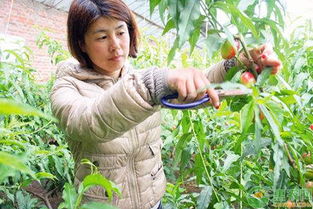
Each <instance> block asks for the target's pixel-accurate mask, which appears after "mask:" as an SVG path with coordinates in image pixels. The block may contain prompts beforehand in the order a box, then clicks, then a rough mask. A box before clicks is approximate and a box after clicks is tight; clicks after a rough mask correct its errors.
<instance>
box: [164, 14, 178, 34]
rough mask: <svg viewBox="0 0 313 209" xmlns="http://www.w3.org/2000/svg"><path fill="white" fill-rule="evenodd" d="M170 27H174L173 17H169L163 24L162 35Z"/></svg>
mask: <svg viewBox="0 0 313 209" xmlns="http://www.w3.org/2000/svg"><path fill="white" fill-rule="evenodd" d="M172 28H175V22H174V20H173V18H171V19H169V20H168V21H167V23H166V25H165V28H164V30H163V32H162V35H164V34H166V33H167V32H168V31H170V30H171V29H172Z"/></svg>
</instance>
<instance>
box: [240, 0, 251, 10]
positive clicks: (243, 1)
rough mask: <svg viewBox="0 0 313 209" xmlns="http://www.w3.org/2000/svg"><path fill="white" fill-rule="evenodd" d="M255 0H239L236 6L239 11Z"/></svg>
mask: <svg viewBox="0 0 313 209" xmlns="http://www.w3.org/2000/svg"><path fill="white" fill-rule="evenodd" d="M254 2H255V0H241V1H240V2H239V4H238V6H237V8H238V9H239V10H241V11H244V10H246V9H247V8H248V7H249V6H250V5H252V4H254Z"/></svg>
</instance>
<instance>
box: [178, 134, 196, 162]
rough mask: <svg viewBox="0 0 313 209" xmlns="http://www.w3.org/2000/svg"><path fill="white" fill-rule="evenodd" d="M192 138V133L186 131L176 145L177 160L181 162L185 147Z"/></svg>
mask: <svg viewBox="0 0 313 209" xmlns="http://www.w3.org/2000/svg"><path fill="white" fill-rule="evenodd" d="M191 138H192V133H186V134H184V135H182V136H181V137H180V139H179V141H178V142H177V144H176V147H175V161H176V162H179V161H180V160H181V155H182V152H183V150H184V149H185V147H186V145H187V143H188V142H190V140H191Z"/></svg>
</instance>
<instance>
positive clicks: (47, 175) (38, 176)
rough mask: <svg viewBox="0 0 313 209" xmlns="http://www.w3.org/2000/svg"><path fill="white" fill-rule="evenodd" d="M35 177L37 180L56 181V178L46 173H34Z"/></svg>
mask: <svg viewBox="0 0 313 209" xmlns="http://www.w3.org/2000/svg"><path fill="white" fill-rule="evenodd" d="M36 177H37V178H38V179H42V178H47V179H57V177H56V176H55V175H53V174H51V173H47V172H38V173H36Z"/></svg>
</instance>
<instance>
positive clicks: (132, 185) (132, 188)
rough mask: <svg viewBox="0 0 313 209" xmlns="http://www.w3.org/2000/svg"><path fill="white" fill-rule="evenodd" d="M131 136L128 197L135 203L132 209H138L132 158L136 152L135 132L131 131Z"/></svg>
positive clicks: (137, 193)
mask: <svg viewBox="0 0 313 209" xmlns="http://www.w3.org/2000/svg"><path fill="white" fill-rule="evenodd" d="M130 132H131V135H132V137H131V138H132V139H133V140H130V141H131V143H132V150H133V152H132V153H131V155H130V158H129V168H130V174H129V176H130V178H129V180H130V182H129V185H130V196H131V199H133V200H134V201H135V202H134V209H139V207H138V203H139V192H138V185H137V184H138V182H137V178H136V172H135V158H134V151H135V150H136V148H137V143H136V142H137V135H136V133H134V132H135V130H131V131H130Z"/></svg>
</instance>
